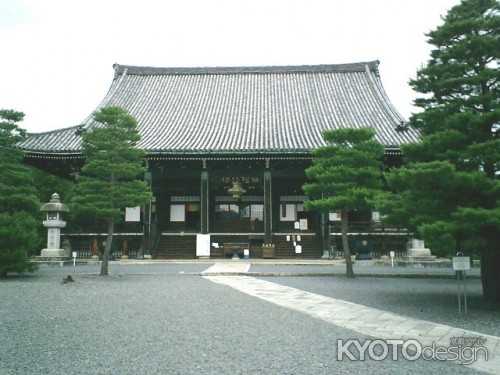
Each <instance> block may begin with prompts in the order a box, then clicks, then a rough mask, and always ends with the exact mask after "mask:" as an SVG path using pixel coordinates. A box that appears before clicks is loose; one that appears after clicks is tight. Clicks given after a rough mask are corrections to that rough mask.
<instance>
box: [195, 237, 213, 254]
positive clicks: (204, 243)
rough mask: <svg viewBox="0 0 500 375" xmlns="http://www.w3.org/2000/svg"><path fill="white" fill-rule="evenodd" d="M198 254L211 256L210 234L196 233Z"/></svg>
mask: <svg viewBox="0 0 500 375" xmlns="http://www.w3.org/2000/svg"><path fill="white" fill-rule="evenodd" d="M196 256H197V257H209V256H210V235H209V234H197V235H196Z"/></svg>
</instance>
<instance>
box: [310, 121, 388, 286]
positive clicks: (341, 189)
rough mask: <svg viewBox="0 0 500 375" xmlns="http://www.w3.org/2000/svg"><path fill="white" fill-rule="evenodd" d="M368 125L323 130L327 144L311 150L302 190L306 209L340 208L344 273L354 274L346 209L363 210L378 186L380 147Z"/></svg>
mask: <svg viewBox="0 0 500 375" xmlns="http://www.w3.org/2000/svg"><path fill="white" fill-rule="evenodd" d="M374 136H375V132H374V131H373V130H372V129H369V128H362V129H339V130H332V131H327V132H325V133H324V135H323V137H324V139H325V141H326V142H327V143H328V145H327V146H324V147H321V148H318V149H316V150H314V151H313V164H312V166H311V167H309V168H308V169H307V170H306V175H307V177H308V178H309V179H310V180H311V182H309V183H307V184H305V185H304V187H303V189H304V192H305V193H306V194H307V195H308V196H309V197H311V200H309V201H307V202H306V204H305V206H306V208H307V209H312V210H317V211H320V212H323V213H328V212H332V211H337V210H340V212H341V228H342V247H343V250H344V256H345V259H346V274H347V276H348V277H354V272H353V269H352V261H351V252H350V249H349V241H348V236H347V233H348V231H349V220H348V218H349V212H350V211H355V210H365V209H368V208H370V207H372V205H373V200H374V199H375V197H376V196H377V195H378V194H379V193H380V189H381V188H382V160H383V155H384V148H383V146H382V145H380V144H379V143H377V142H376V141H375V140H374Z"/></svg>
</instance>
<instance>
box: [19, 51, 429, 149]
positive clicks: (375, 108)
mask: <svg viewBox="0 0 500 375" xmlns="http://www.w3.org/2000/svg"><path fill="white" fill-rule="evenodd" d="M114 69H115V75H114V79H113V82H112V84H111V87H110V89H109V91H108V93H107V95H106V97H105V98H104V99H103V101H102V102H101V104H100V105H99V107H103V106H109V105H113V106H120V107H123V108H125V109H126V110H127V111H128V112H129V113H130V114H131V115H133V116H134V117H135V118H136V119H137V121H138V124H139V132H140V133H141V136H142V138H141V141H140V143H139V147H141V148H142V149H144V150H146V151H147V152H148V153H150V154H155V153H169V154H199V153H293V152H295V153H297V152H305V153H307V152H309V151H310V150H312V149H314V148H316V147H318V146H321V145H324V141H323V139H322V137H321V134H322V132H323V131H325V130H327V129H337V128H345V127H372V128H373V129H375V131H376V137H377V139H378V141H379V142H381V143H382V144H384V145H385V146H386V147H388V148H398V147H399V146H401V145H402V144H406V143H409V142H415V141H418V138H419V135H418V132H417V131H415V130H413V129H411V128H406V127H405V126H403V127H401V123H402V122H404V119H403V118H402V117H401V115H400V114H399V113H398V112H397V111H396V110H395V109H394V107H393V106H392V105H391V103H390V101H389V99H388V98H387V95H386V94H385V91H384V89H383V87H382V83H381V80H380V76H379V72H378V62H377V61H373V62H366V63H354V64H340V65H315V66H285V67H279V66H278V67H230V68H153V67H137V66H126V65H114ZM95 125H96V123H95V121H93V119H92V116H89V117H88V118H87V119H86V120H85V121H84V123H83V125H82V128H83V129H87V130H88V129H91V128H92V127H93V126H95ZM79 129H80V128H79V127H71V128H65V129H61V130H55V131H51V132H46V133H39V134H32V135H30V137H29V138H28V139H27V140H26V141H24V142H23V143H22V144H21V147H22V148H23V149H25V150H26V151H28V152H33V153H79V152H80V150H81V140H80V135H79V134H80V132H79Z"/></svg>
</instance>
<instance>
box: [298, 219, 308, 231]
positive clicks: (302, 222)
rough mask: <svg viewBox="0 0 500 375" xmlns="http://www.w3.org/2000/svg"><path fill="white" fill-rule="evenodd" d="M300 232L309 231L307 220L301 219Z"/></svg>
mask: <svg viewBox="0 0 500 375" xmlns="http://www.w3.org/2000/svg"><path fill="white" fill-rule="evenodd" d="M299 227H300V230H307V219H300V224H299Z"/></svg>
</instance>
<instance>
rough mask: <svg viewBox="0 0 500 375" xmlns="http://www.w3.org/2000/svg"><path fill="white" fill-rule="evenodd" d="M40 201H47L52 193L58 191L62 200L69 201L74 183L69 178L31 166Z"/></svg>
mask: <svg viewBox="0 0 500 375" xmlns="http://www.w3.org/2000/svg"><path fill="white" fill-rule="evenodd" d="M31 169H32V174H33V180H34V183H35V186H36V189H37V191H38V199H39V200H40V202H43V203H45V202H48V201H49V200H50V197H51V196H52V194H53V193H58V194H59V196H60V197H61V201H62V202H69V201H70V200H71V197H72V196H73V188H74V185H75V183H74V182H73V181H72V180H70V179H69V178H63V177H59V176H56V175H53V174H50V173H48V172H45V171H43V170H41V169H38V168H34V167H33V168H31Z"/></svg>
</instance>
